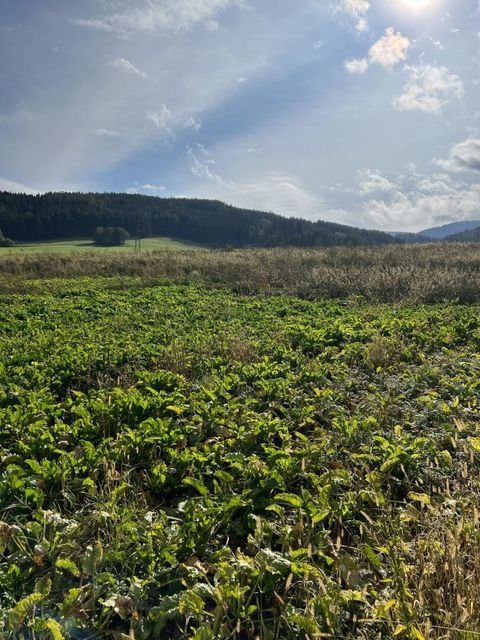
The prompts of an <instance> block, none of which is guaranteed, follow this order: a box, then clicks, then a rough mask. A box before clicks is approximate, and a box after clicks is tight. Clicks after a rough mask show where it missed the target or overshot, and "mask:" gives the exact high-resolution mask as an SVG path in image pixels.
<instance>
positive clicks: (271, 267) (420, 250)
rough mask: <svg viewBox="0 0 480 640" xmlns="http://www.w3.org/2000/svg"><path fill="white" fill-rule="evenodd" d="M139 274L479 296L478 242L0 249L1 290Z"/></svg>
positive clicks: (341, 293) (257, 286)
mask: <svg viewBox="0 0 480 640" xmlns="http://www.w3.org/2000/svg"><path fill="white" fill-rule="evenodd" d="M78 276H86V277H95V276H110V277H123V278H125V277H127V278H129V277H137V278H140V279H141V281H142V284H147V285H149V284H162V283H198V284H201V285H207V286H211V287H227V288H230V289H233V290H234V291H237V292H239V293H246V294H250V293H265V294H269V293H291V294H294V295H298V296H301V297H304V298H320V297H331V298H347V297H351V296H360V297H362V298H365V299H366V300H369V301H375V302H377V301H383V302H399V301H402V300H409V301H412V302H427V303H429V302H439V301H444V300H448V301H457V300H458V301H460V302H466V303H470V302H478V301H480V245H478V244H450V245H440V244H439V245H437V244H436V245H415V246H388V247H361V248H350V247H338V248H329V249H291V248H283V249H258V250H255V249H252V250H238V251H237V250H236V251H198V252H162V251H158V252H149V253H144V254H141V255H121V254H107V253H105V254H99V255H93V254H79V255H58V254H57V255H54V254H45V255H21V256H11V257H9V256H6V257H2V255H1V254H0V288H1V290H3V291H18V290H21V289H22V282H25V281H28V280H32V279H45V278H48V279H51V278H72V277H78Z"/></svg>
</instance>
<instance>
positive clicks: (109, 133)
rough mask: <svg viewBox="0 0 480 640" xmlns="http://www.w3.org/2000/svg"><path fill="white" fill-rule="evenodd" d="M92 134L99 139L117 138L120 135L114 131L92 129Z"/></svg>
mask: <svg viewBox="0 0 480 640" xmlns="http://www.w3.org/2000/svg"><path fill="white" fill-rule="evenodd" d="M92 133H93V134H94V135H96V136H100V137H101V138H117V137H118V136H119V135H120V132H119V131H115V130H114V129H92Z"/></svg>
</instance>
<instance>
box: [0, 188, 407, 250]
mask: <svg viewBox="0 0 480 640" xmlns="http://www.w3.org/2000/svg"><path fill="white" fill-rule="evenodd" d="M97 227H122V228H124V229H126V230H127V231H128V232H129V233H130V235H132V236H137V235H140V236H143V237H147V236H150V235H156V236H167V237H171V238H178V239H182V240H186V241H189V242H197V243H200V244H204V245H207V246H212V247H222V246H228V245H231V246H235V247H245V246H262V247H268V246H281V245H293V246H308V247H311V246H332V245H362V244H392V243H394V242H396V241H395V239H394V238H392V237H391V236H389V235H388V234H385V233H381V232H379V231H367V230H363V229H356V228H354V227H348V226H344V225H339V224H334V223H331V222H311V221H308V220H302V219H299V218H284V217H282V216H279V215H275V214H273V213H267V212H260V211H251V210H248V209H239V208H236V207H232V206H230V205H227V204H224V203H222V202H218V201H214V200H199V199H187V198H155V197H152V196H143V195H130V194H125V193H47V194H44V195H36V196H32V195H24V194H14V193H8V192H0V228H1V229H2V230H3V232H4V234H5V235H6V236H7V237H9V238H12V239H13V240H15V241H20V242H34V241H38V240H54V239H59V238H66V237H69V238H79V237H90V236H92V235H93V233H94V231H95V229H96V228H97Z"/></svg>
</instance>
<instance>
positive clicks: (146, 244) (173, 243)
mask: <svg viewBox="0 0 480 640" xmlns="http://www.w3.org/2000/svg"><path fill="white" fill-rule="evenodd" d="M141 248H142V251H164V250H166V249H167V250H175V251H179V250H187V249H189V250H191V249H198V247H197V246H196V245H193V244H188V243H186V242H185V243H184V242H179V241H177V240H171V239H170V238H146V239H144V240H142V244H141ZM134 249H135V241H134V240H128V241H127V242H126V243H125V244H124V245H123V246H119V247H100V246H97V245H96V244H95V243H94V242H93V241H92V240H91V239H89V238H85V239H80V240H78V239H70V240H69V239H67V240H52V241H51V242H46V241H45V242H31V243H19V244H17V245H15V246H13V247H2V248H0V257H2V256H15V255H32V254H33V255H37V254H45V253H61V254H71V253H73V254H77V253H79V252H85V251H87V252H88V251H90V252H92V251H93V252H96V253H97V252H100V253H102V252H103V253H111V252H119V253H120V254H122V255H125V254H128V253H133V251H134Z"/></svg>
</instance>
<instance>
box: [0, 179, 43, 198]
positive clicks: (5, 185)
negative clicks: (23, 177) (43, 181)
mask: <svg viewBox="0 0 480 640" xmlns="http://www.w3.org/2000/svg"><path fill="white" fill-rule="evenodd" d="M0 191H10V192H11V193H28V194H29V195H36V194H37V193H40V192H39V191H37V190H36V189H32V188H31V187H27V186H25V185H24V184H20V183H19V182H14V181H13V180H9V179H8V178H4V177H2V176H0Z"/></svg>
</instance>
